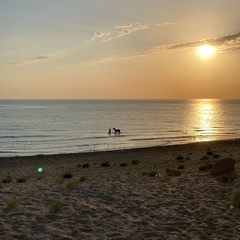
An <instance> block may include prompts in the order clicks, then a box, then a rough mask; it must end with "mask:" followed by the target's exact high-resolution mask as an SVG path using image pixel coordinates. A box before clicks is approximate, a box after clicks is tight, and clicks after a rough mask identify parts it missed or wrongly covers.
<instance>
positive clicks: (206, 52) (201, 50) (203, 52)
mask: <svg viewBox="0 0 240 240" xmlns="http://www.w3.org/2000/svg"><path fill="white" fill-rule="evenodd" d="M197 53H198V56H199V57H200V58H202V59H209V58H211V57H213V55H214V53H215V49H214V47H213V46H210V45H202V46H200V47H198V49H197Z"/></svg>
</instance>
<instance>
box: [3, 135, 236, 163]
mask: <svg viewBox="0 0 240 240" xmlns="http://www.w3.org/2000/svg"><path fill="white" fill-rule="evenodd" d="M232 142H235V143H237V142H239V144H240V138H232V139H221V140H210V141H199V142H189V143H180V144H171V145H155V146H146V147H136V148H124V149H115V150H96V151H94V150H92V151H83V152H68V153H53V154H33V155H15V156H1V155H0V161H1V160H2V159H13V158H23V159H24V158H36V157H50V156H52V157H54V156H66V155H69V156H70V155H82V154H84V155H85V154H93V153H109V152H129V151H138V150H140V151H141V150H148V149H156V148H163V149H164V148H169V147H170V148H171V147H172V148H175V147H187V146H189V145H190V146H191V145H193V146H194V145H205V144H207V145H215V144H229V143H230V144H231V143H232Z"/></svg>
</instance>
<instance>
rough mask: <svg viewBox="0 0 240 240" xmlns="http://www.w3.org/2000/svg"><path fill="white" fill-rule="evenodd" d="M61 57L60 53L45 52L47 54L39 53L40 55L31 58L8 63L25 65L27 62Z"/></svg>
mask: <svg viewBox="0 0 240 240" xmlns="http://www.w3.org/2000/svg"><path fill="white" fill-rule="evenodd" d="M59 57H60V53H52V54H45V55H39V56H37V57H35V58H33V59H30V60H25V61H21V62H12V63H8V64H7V65H25V64H31V63H36V62H39V61H46V60H55V59H57V58H59Z"/></svg>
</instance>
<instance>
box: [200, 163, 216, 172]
mask: <svg viewBox="0 0 240 240" xmlns="http://www.w3.org/2000/svg"><path fill="white" fill-rule="evenodd" d="M212 166H213V164H212V163H210V162H206V163H205V164H203V165H202V166H200V167H199V168H198V170H199V171H207V170H210V169H211V168H212Z"/></svg>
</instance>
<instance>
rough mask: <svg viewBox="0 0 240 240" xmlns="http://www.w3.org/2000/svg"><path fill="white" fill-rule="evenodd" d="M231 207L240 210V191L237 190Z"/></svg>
mask: <svg viewBox="0 0 240 240" xmlns="http://www.w3.org/2000/svg"><path fill="white" fill-rule="evenodd" d="M232 205H233V206H234V207H238V208H240V190H237V191H236V192H235V193H234V195H233V198H232Z"/></svg>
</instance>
